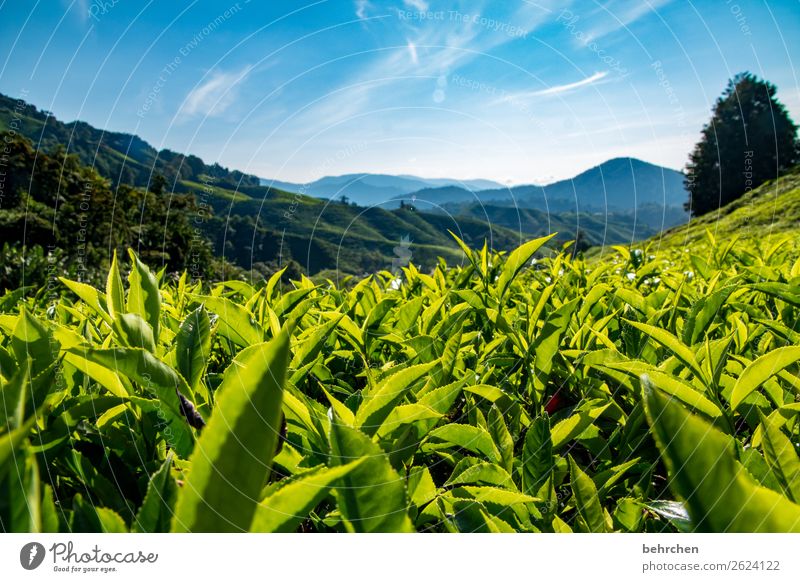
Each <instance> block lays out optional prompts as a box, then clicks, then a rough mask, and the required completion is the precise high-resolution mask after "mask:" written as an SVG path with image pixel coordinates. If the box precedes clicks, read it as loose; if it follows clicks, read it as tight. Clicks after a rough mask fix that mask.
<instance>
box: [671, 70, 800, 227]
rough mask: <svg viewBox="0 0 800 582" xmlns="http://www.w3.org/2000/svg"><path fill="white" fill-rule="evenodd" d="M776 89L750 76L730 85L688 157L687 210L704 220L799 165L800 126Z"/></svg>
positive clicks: (737, 79) (742, 77)
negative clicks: (792, 117) (705, 216)
mask: <svg viewBox="0 0 800 582" xmlns="http://www.w3.org/2000/svg"><path fill="white" fill-rule="evenodd" d="M775 92H776V88H775V85H773V84H771V83H769V82H767V81H764V80H761V79H759V78H758V77H756V76H755V75H751V74H750V73H747V72H745V73H740V74H739V75H736V76H735V77H734V78H733V79H731V80H730V81H729V82H728V87H727V88H726V89H725V92H724V93H723V94H722V96H721V97H720V98H719V99H718V100H717V102H716V104H715V105H714V110H713V115H712V117H711V121H710V122H709V123H708V124H706V126H705V127H704V128H703V131H702V136H701V139H700V142H699V143H698V144H697V145H696V146H695V148H694V151H692V153H691V155H690V156H689V163H688V165H687V167H686V179H685V184H686V189H687V190H688V191H689V200H688V201H687V202H686V204H685V205H684V207H685V208H686V210H688V211H690V212H691V213H692V215H693V216H699V215H701V214H705V213H707V212H711V211H713V210H717V209H718V208H720V207H722V206H724V205H726V204H728V203H730V202H732V201H734V200H736V199H737V198H739V197H741V196H742V195H744V194H746V193H747V192H749V191H750V190H752V189H753V188H756V187H758V186H760V185H761V184H763V183H764V182H766V181H767V180H770V179H774V178H777V177H778V176H779V175H780V174H781V173H782V172H783V171H785V170H786V169H787V168H790V167H791V166H793V165H795V164H796V163H798V161H800V157H799V156H798V152H799V148H798V141H797V126H796V125H795V124H794V122H793V121H792V119H791V117H789V114H788V112H787V111H786V108H785V107H784V106H783V104H782V103H780V102H779V101H778V100H777V99H776V98H775Z"/></svg>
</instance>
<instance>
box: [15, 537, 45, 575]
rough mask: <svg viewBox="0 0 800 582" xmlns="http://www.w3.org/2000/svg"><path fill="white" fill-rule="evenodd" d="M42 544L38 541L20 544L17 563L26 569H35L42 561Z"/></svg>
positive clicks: (43, 552)
mask: <svg viewBox="0 0 800 582" xmlns="http://www.w3.org/2000/svg"><path fill="white" fill-rule="evenodd" d="M44 555H45V551H44V546H43V545H42V544H40V543H39V542H30V543H27V544H25V545H24V546H22V549H21V550H20V552H19V563H20V564H21V565H22V567H23V568H25V569H26V570H35V569H36V568H38V567H39V566H41V565H42V562H43V561H44Z"/></svg>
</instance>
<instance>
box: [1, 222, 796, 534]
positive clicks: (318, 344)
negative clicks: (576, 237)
mask: <svg viewBox="0 0 800 582" xmlns="http://www.w3.org/2000/svg"><path fill="white" fill-rule="evenodd" d="M549 238H550V237H545V238H542V239H537V240H534V241H531V242H528V243H526V244H524V245H523V246H521V247H520V248H518V249H517V250H515V251H514V252H512V253H509V254H508V255H499V254H496V253H492V252H490V251H489V250H488V249H487V248H486V247H484V248H483V249H481V250H473V249H470V248H468V247H467V246H466V245H464V244H462V245H461V246H462V250H463V252H464V256H465V260H464V263H463V264H462V265H460V266H452V265H451V266H447V265H445V264H444V262H443V261H442V262H441V264H440V265H439V266H438V267H437V268H436V269H435V270H434V271H433V272H432V273H431V274H426V273H422V272H420V271H418V270H417V269H416V268H415V267H414V266H413V265H410V266H408V267H406V268H403V270H402V275H401V276H400V277H399V278H398V277H397V275H396V274H392V273H388V272H385V273H381V274H378V275H375V276H371V277H367V278H365V279H363V280H360V281H358V282H356V283H355V284H353V285H352V286H350V287H337V286H336V285H335V284H333V283H332V282H330V281H328V282H326V283H325V284H315V283H314V282H312V281H311V280H309V279H307V278H305V277H302V278H301V279H300V280H298V281H295V282H294V283H293V284H292V285H291V286H290V287H288V288H286V287H285V286H282V285H281V283H280V278H281V273H278V274H276V275H275V276H274V277H272V278H271V279H270V280H269V281H265V282H264V283H263V284H260V285H250V284H247V283H244V282H241V281H228V282H224V283H220V284H218V285H214V286H211V287H209V286H207V285H205V284H203V283H201V282H194V283H191V282H189V281H188V279H187V277H186V276H185V275H184V276H183V277H181V278H180V279H179V280H177V281H170V280H167V279H166V278H165V276H164V274H163V273H158V274H156V273H153V272H151V271H150V270H149V269H148V267H147V266H146V265H144V264H143V263H142V262H141V261H139V259H138V258H137V257H136V255H135V254H133V253H131V254H130V261H129V263H127V264H125V265H123V264H122V263H121V262H120V261H118V260H117V258H116V257H115V258H114V261H113V262H112V265H111V269H110V272H109V274H108V280H107V284H106V286H105V289H104V290H102V291H101V290H98V289H95V288H93V287H91V286H88V285H85V284H82V283H79V282H76V281H70V280H66V279H64V280H62V283H63V285H64V294H63V296H62V297H61V298H60V299H59V300H58V301H56V302H54V303H46V302H45V301H44V299H42V296H41V295H34V296H30V295H26V294H25V293H24V291H23V290H20V291H18V292H12V293H9V294H7V295H6V296H5V297H3V298H2V299H0V393H1V394H2V401H0V402H2V404H0V414H1V415H2V422H0V528H2V529H3V530H4V531H9V532H11V531H17V532H19V531H44V532H55V531H105V532H120V531H141V532H161V531H195V532H198V531H254V532H293V531H304V532H305V531H354V532H375V531H382V532H389V531H391V532H395V531H437V532H512V531H522V532H569V531H582V532H611V531H622V532H653V531H718V532H721V531H743V532H749V531H795V532H797V531H800V458H798V453H797V446H798V442H800V422H798V415H800V399H799V398H798V395H800V377H799V376H798V362H800V347H798V346H800V341H799V339H800V260H798V256H800V249H799V248H798V246H797V242H796V241H795V240H793V239H791V238H786V239H783V240H780V241H777V242H774V241H773V242H769V243H768V242H760V243H758V242H752V241H751V242H746V243H744V242H739V241H737V240H736V239H732V240H730V241H726V242H724V243H718V242H717V241H716V240H714V237H713V236H711V234H708V235H707V238H706V240H705V241H704V242H702V244H698V245H696V247H695V249H696V250H695V252H683V251H682V250H680V249H677V248H668V249H666V250H663V251H653V250H651V248H642V249H634V250H629V249H626V248H621V247H620V248H617V249H616V253H615V255H614V256H613V257H611V258H607V259H598V260H593V261H585V260H583V259H581V258H573V257H572V253H571V252H570V251H569V250H568V249H565V250H563V251H562V252H552V251H546V249H545V245H546V243H547V242H548V240H549ZM459 242H460V241H459ZM123 268H124V269H127V270H128V274H127V277H126V278H127V282H125V280H124V278H123V276H122V269H123Z"/></svg>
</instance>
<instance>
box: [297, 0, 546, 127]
mask: <svg viewBox="0 0 800 582" xmlns="http://www.w3.org/2000/svg"><path fill="white" fill-rule="evenodd" d="M403 1H404V3H405V4H406V6H410V4H409V2H413V3H414V4H413V6H415V7H419V8H421V7H422V5H423V4H425V5H427V2H426V1H425V0H403ZM417 4H419V6H417ZM542 4H548V5H551V6H552V8H553V9H554V8H555V7H556V6H557V5H558V0H540V1H539V3H538V4H536V5H533V4H527V3H526V4H523V5H521V6H520V7H517V8H516V9H515V10H514V11H513V12H511V13H510V14H509V15H508V17H507V20H508V24H509V26H512V25H513V26H515V27H517V28H519V29H522V30H525V31H528V32H530V31H533V30H535V29H536V28H537V27H538V26H539V25H541V24H542V23H544V22H545V21H546V20H547V19H549V18H551V17H552V10H551V9H550V8H543V7H542ZM356 7H357V14H358V11H359V10H360V9H362V8H363V10H368V9H369V3H368V2H367V1H366V0H364V1H363V2H362V1H361V0H357V2H356ZM484 8H485V3H483V2H473V3H471V4H470V7H469V13H470V14H483V13H484ZM364 15H366V12H364ZM360 17H362V16H360ZM399 24H400V26H401V30H402V32H403V33H404V34H405V35H406V43H405V44H401V45H399V46H397V47H396V50H383V51H380V53H377V54H378V57H377V58H375V59H374V60H373V61H372V62H370V63H368V64H367V65H365V66H363V67H360V68H359V69H358V72H357V73H356V74H354V75H353V76H352V77H350V78H349V79H346V80H344V81H343V82H342V84H341V85H340V86H339V87H338V88H337V89H334V90H333V91H331V92H330V93H328V94H327V95H326V96H324V98H321V99H320V100H319V101H318V102H317V103H314V104H311V105H309V106H308V107H307V108H305V110H304V111H302V112H301V113H300V114H299V115H298V119H297V122H296V125H295V126H294V127H295V128H297V129H298V130H303V129H304V130H307V131H316V130H317V129H318V128H319V127H322V126H329V125H330V124H333V123H337V122H339V121H343V120H345V119H347V118H348V117H349V116H350V115H352V114H353V113H354V112H355V111H356V109H355V107H354V104H356V103H357V104H359V106H360V109H358V110H357V111H359V112H363V111H365V110H366V109H368V108H369V107H370V106H373V105H376V104H377V103H378V102H380V101H381V98H383V102H389V103H391V102H394V101H396V98H397V92H396V91H395V90H394V88H395V86H397V85H398V84H403V83H408V82H409V78H411V77H413V78H418V79H424V78H425V77H434V78H435V77H438V76H442V75H444V76H446V75H449V74H452V73H453V72H454V71H456V70H458V69H459V68H460V67H463V66H465V65H467V64H469V63H470V62H472V61H474V60H475V59H479V58H482V57H486V55H488V54H491V52H492V51H493V50H495V49H497V48H499V47H501V46H503V45H505V44H507V43H509V42H514V41H516V40H519V38H520V37H519V36H515V35H512V34H509V33H508V32H507V31H505V30H495V29H492V28H490V27H487V26H482V25H481V24H480V22H474V21H472V20H470V19H467V20H466V21H457V22H456V21H453V22H449V21H446V22H440V21H436V22H433V21H432V22H426V21H422V22H416V21H414V22H403V21H400V23H399ZM422 51H424V53H422ZM422 54H424V58H420V55H422ZM409 57H411V58H409Z"/></svg>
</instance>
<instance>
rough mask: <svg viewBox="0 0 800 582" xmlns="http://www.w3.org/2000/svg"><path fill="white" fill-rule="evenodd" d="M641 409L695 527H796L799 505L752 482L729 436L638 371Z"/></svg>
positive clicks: (790, 529)
mask: <svg viewBox="0 0 800 582" xmlns="http://www.w3.org/2000/svg"><path fill="white" fill-rule="evenodd" d="M642 386H643V390H644V402H645V410H646V413H647V420H648V422H649V423H650V427H651V430H652V432H653V436H654V437H655V440H656V444H657V445H658V448H659V450H660V451H661V454H662V457H663V459H664V462H665V463H666V465H667V468H668V470H669V474H670V478H671V479H670V486H671V487H672V489H673V491H675V493H676V494H677V495H678V496H679V497H681V498H682V499H683V500H684V501H686V504H687V506H688V510H689V514H690V515H691V517H692V521H693V522H694V525H695V528H696V529H697V530H699V531H709V532H717V533H724V532H749V533H754V532H800V505H795V504H794V503H792V502H791V501H789V500H788V499H786V498H785V497H782V496H781V495H779V494H778V493H775V492H774V491H772V490H770V489H766V488H764V487H762V486H760V485H758V484H757V483H756V482H755V481H754V480H753V478H752V477H750V475H749V474H748V473H747V470H746V469H745V468H744V467H742V466H741V465H740V464H739V463H738V462H737V461H736V459H735V458H734V455H733V447H732V445H731V440H730V438H729V437H726V436H725V435H724V434H723V433H721V432H720V431H718V430H717V429H715V428H713V427H712V426H711V425H710V424H708V423H707V422H705V421H703V420H700V419H699V418H697V417H695V416H693V415H692V414H690V413H689V412H686V411H685V410H684V409H683V407H682V406H681V405H679V404H677V403H675V402H674V401H673V400H671V399H668V398H667V397H666V396H663V395H662V394H661V393H660V392H659V391H658V390H657V389H656V388H654V387H653V386H652V384H651V383H650V382H649V380H648V379H647V377H646V376H643V377H642Z"/></svg>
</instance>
